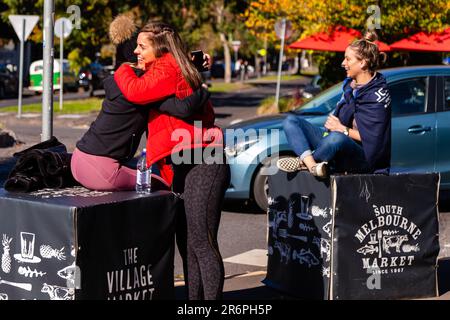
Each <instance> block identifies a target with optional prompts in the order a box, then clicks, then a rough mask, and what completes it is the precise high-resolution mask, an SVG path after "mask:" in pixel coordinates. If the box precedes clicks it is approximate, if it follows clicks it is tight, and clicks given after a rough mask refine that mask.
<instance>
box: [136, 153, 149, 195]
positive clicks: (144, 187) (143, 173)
mask: <svg viewBox="0 0 450 320" xmlns="http://www.w3.org/2000/svg"><path fill="white" fill-rule="evenodd" d="M146 153H147V150H146V149H143V150H142V153H141V156H140V157H139V161H138V163H137V172H136V192H137V193H150V192H151V183H152V180H151V178H152V167H151V166H150V167H147V154H146Z"/></svg>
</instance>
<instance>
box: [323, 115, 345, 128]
mask: <svg viewBox="0 0 450 320" xmlns="http://www.w3.org/2000/svg"><path fill="white" fill-rule="evenodd" d="M325 128H327V129H328V130H330V131H339V132H343V131H344V129H345V128H344V126H343V125H342V123H341V121H339V118H338V117H336V116H334V115H332V114H330V115H329V116H328V119H327V121H326V122H325Z"/></svg>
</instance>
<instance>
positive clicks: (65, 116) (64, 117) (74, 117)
mask: <svg viewBox="0 0 450 320" xmlns="http://www.w3.org/2000/svg"><path fill="white" fill-rule="evenodd" d="M85 117H87V116H86V115H83V114H63V115H60V116H57V117H56V118H57V119H81V118H85Z"/></svg>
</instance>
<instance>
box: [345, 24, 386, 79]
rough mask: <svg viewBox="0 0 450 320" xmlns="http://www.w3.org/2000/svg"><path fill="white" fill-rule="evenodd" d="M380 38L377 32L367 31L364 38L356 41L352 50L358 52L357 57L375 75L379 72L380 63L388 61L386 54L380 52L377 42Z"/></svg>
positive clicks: (352, 45)
mask: <svg viewBox="0 0 450 320" xmlns="http://www.w3.org/2000/svg"><path fill="white" fill-rule="evenodd" d="M377 40H378V36H377V34H376V33H375V31H367V32H366V33H365V34H364V38H362V39H359V40H356V41H354V42H353V43H352V44H351V45H350V48H352V49H353V50H354V51H355V52H356V57H357V58H358V59H360V60H364V61H365V62H366V68H367V70H368V71H369V72H370V73H371V74H373V73H375V71H377V69H378V67H379V65H380V63H384V62H385V61H386V54H385V53H384V52H380V50H379V49H378V46H377V44H376V43H375V41H377Z"/></svg>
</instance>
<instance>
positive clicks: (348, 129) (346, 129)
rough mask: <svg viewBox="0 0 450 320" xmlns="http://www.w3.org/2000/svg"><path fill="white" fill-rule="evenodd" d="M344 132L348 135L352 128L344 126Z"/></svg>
mask: <svg viewBox="0 0 450 320" xmlns="http://www.w3.org/2000/svg"><path fill="white" fill-rule="evenodd" d="M342 133H343V134H345V135H346V136H347V137H348V136H349V134H350V128H347V127H345V126H344V127H343V129H342Z"/></svg>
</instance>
